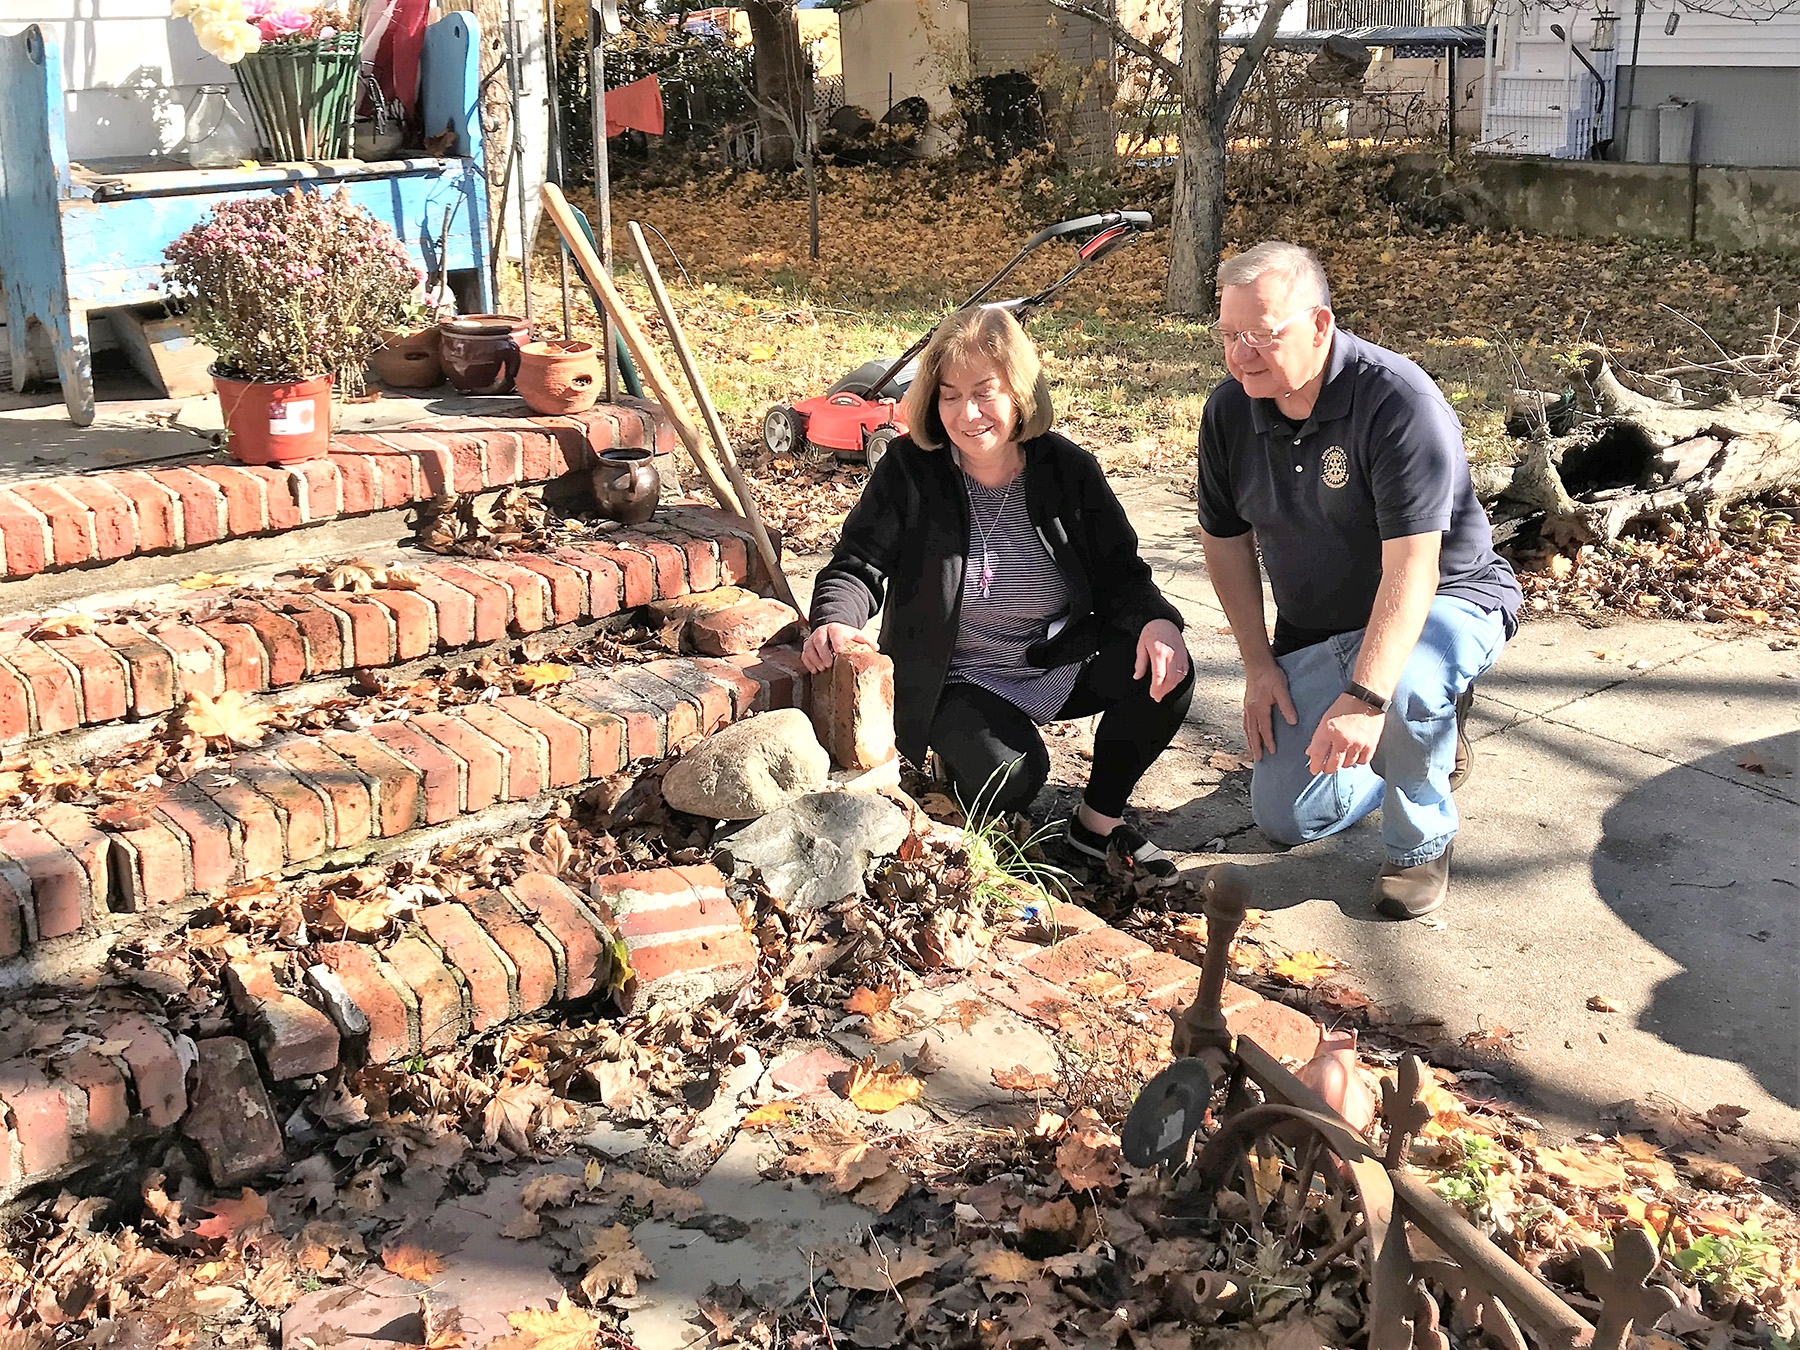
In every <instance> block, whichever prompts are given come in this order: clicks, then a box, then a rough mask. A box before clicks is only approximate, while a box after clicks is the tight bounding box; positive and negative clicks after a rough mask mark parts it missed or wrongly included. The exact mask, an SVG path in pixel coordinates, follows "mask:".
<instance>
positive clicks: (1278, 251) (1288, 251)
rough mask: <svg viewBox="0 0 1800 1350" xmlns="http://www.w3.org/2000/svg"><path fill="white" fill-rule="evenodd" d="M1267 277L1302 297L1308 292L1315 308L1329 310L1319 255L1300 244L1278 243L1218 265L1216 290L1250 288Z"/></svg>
mask: <svg viewBox="0 0 1800 1350" xmlns="http://www.w3.org/2000/svg"><path fill="white" fill-rule="evenodd" d="M1266 276H1277V277H1280V278H1281V279H1282V280H1283V281H1285V282H1287V284H1288V285H1289V287H1290V288H1292V289H1293V290H1295V291H1298V292H1300V293H1301V294H1302V295H1304V294H1305V293H1306V292H1307V291H1311V292H1312V293H1313V294H1314V296H1315V297H1317V298H1316V299H1315V300H1314V302H1313V303H1314V304H1318V305H1323V306H1324V307H1325V308H1326V309H1330V308H1331V285H1330V283H1329V282H1327V281H1326V280H1325V269H1324V267H1322V266H1321V265H1320V263H1319V255H1318V254H1316V253H1314V252H1313V251H1312V250H1311V249H1310V248H1302V247H1301V246H1300V245H1299V244H1284V243H1282V242H1281V241H1280V240H1278V239H1271V240H1269V241H1268V242H1267V243H1262V244H1257V245H1256V246H1255V247H1254V248H1247V249H1245V250H1244V251H1243V252H1242V253H1239V254H1237V255H1236V256H1234V257H1231V258H1227V259H1226V260H1225V261H1224V262H1222V263H1220V264H1219V289H1220V290H1223V289H1224V288H1225V287H1227V286H1249V285H1252V284H1254V283H1255V282H1257V281H1260V280H1261V279H1262V278H1264V277H1266Z"/></svg>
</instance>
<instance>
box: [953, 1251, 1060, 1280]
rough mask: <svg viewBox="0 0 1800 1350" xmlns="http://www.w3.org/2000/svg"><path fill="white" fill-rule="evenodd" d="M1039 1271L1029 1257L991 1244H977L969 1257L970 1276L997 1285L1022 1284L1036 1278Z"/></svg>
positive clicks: (1036, 1264) (1039, 1268)
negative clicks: (991, 1281) (993, 1282)
mask: <svg viewBox="0 0 1800 1350" xmlns="http://www.w3.org/2000/svg"><path fill="white" fill-rule="evenodd" d="M1041 1269H1042V1267H1040V1266H1039V1265H1038V1263H1037V1262H1036V1261H1033V1260H1032V1259H1031V1258H1030V1257H1029V1256H1025V1255H1023V1254H1021V1253H1019V1252H1015V1251H1014V1250H1013V1249H1012V1248H1011V1247H1001V1246H997V1245H995V1244H993V1243H980V1244H978V1245H977V1246H976V1247H975V1249H974V1250H973V1251H972V1252H971V1253H970V1256H969V1273H970V1274H971V1275H974V1276H976V1277H977V1278H978V1279H983V1280H993V1281H995V1282H997V1283H999V1284H1024V1283H1025V1282H1026V1281H1027V1280H1031V1279H1035V1278H1037V1275H1038V1272H1039V1271H1040V1270H1041Z"/></svg>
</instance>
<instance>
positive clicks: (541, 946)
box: [461, 891, 557, 1013]
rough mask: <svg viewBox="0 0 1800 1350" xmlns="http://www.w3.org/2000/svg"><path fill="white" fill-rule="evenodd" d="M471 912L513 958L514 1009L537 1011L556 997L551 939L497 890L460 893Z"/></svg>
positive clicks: (554, 960) (523, 1011) (524, 1011)
mask: <svg viewBox="0 0 1800 1350" xmlns="http://www.w3.org/2000/svg"><path fill="white" fill-rule="evenodd" d="M461 899H462V900H463V902H464V904H466V905H467V906H468V909H469V912H470V913H471V914H473V915H474V916H475V921H476V922H477V923H479V924H480V925H481V927H482V929H483V931H485V932H486V933H487V935H488V936H489V937H490V938H492V939H493V940H494V941H495V942H496V943H498V944H499V946H500V948H501V950H502V951H504V952H505V953H506V955H507V959H508V960H510V961H511V962H512V968H513V976H514V998H515V1004H514V1010H515V1011H517V1012H521V1013H529V1012H536V1011H537V1010H538V1009H539V1008H543V1007H547V1006H548V1005H549V1004H550V1003H551V1002H553V1001H554V1000H555V999H556V997H557V961H556V956H555V954H554V953H553V952H552V951H551V950H550V947H549V945H548V943H547V942H546V941H545V939H544V938H543V937H542V936H540V935H539V933H538V932H537V930H536V929H534V928H533V927H532V926H531V925H530V924H528V923H526V922H525V921H524V919H522V918H520V917H519V912H518V911H517V910H515V909H514V908H513V907H512V906H511V905H510V904H508V903H507V902H506V901H505V900H504V899H502V898H501V896H500V895H499V894H498V893H497V892H494V891H472V892H469V893H467V894H465V895H464V896H462V897H461Z"/></svg>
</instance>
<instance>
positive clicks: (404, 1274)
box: [381, 1242, 444, 1284]
mask: <svg viewBox="0 0 1800 1350" xmlns="http://www.w3.org/2000/svg"><path fill="white" fill-rule="evenodd" d="M381 1264H382V1265H383V1266H384V1267H385V1268H386V1269H387V1270H388V1271H390V1272H391V1273H393V1274H395V1275H398V1276H399V1277H400V1278H401V1279H403V1280H417V1281H418V1282H419V1283H420V1284H430V1283H431V1280H432V1277H433V1276H434V1275H437V1274H439V1273H440V1272H442V1270H443V1269H444V1258H443V1257H441V1256H439V1255H438V1254H437V1253H436V1252H434V1251H428V1250H427V1249H425V1248H424V1247H420V1246H417V1245H416V1244H414V1243H411V1242H408V1243H403V1244H402V1245H400V1246H398V1247H383V1248H382V1249H381Z"/></svg>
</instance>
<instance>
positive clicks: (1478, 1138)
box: [1431, 1130, 1501, 1223]
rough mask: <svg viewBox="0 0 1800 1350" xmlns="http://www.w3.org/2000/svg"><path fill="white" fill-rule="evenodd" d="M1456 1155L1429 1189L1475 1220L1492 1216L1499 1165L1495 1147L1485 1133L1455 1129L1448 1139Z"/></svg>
mask: <svg viewBox="0 0 1800 1350" xmlns="http://www.w3.org/2000/svg"><path fill="white" fill-rule="evenodd" d="M1449 1142H1450V1144H1451V1145H1452V1147H1454V1148H1455V1149H1456V1153H1457V1157H1456V1161H1455V1162H1453V1163H1452V1164H1451V1165H1450V1166H1449V1167H1447V1168H1445V1169H1444V1171H1443V1172H1442V1173H1440V1174H1439V1175H1438V1177H1437V1178H1436V1179H1435V1180H1434V1181H1432V1183H1431V1189H1432V1190H1434V1191H1436V1192H1437V1193H1438V1194H1439V1195H1441V1196H1442V1197H1443V1198H1444V1199H1445V1200H1447V1201H1449V1202H1450V1203H1451V1204H1453V1205H1455V1206H1456V1207H1457V1208H1458V1209H1460V1210H1462V1211H1463V1212H1464V1213H1465V1214H1467V1215H1468V1216H1469V1217H1470V1218H1471V1219H1473V1220H1475V1221H1476V1222H1477V1223H1480V1222H1483V1221H1485V1220H1487V1219H1488V1218H1491V1217H1492V1216H1493V1212H1494V1176H1495V1172H1496V1170H1497V1169H1498V1168H1499V1167H1500V1165H1501V1160H1500V1150H1499V1146H1498V1145H1496V1144H1495V1143H1494V1141H1493V1140H1492V1139H1489V1138H1488V1137H1487V1136H1486V1135H1480V1134H1475V1133H1473V1132H1472V1131H1469V1130H1456V1131H1454V1132H1453V1133H1452V1134H1451V1135H1450V1139H1449Z"/></svg>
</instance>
